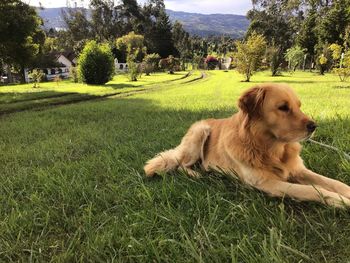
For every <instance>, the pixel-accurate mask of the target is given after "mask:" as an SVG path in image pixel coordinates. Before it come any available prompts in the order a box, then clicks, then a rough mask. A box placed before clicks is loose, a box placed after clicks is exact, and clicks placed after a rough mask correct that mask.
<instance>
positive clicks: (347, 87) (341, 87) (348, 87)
mask: <svg viewBox="0 0 350 263" xmlns="http://www.w3.org/2000/svg"><path fill="white" fill-rule="evenodd" d="M333 89H350V86H334V87H333Z"/></svg>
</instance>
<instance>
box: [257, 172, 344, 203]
mask: <svg viewBox="0 0 350 263" xmlns="http://www.w3.org/2000/svg"><path fill="white" fill-rule="evenodd" d="M255 187H256V188H258V189H260V190H262V191H264V192H266V193H268V194H270V195H272V196H277V197H284V196H289V197H291V198H294V199H297V200H301V201H317V202H321V203H325V204H327V205H331V206H335V207H344V206H345V207H349V206H350V199H348V198H346V197H345V196H342V195H340V194H338V193H334V192H331V191H328V190H326V189H324V188H322V187H319V186H313V185H301V184H293V183H288V182H283V181H279V180H275V179H271V180H265V181H263V182H261V183H260V184H259V185H255Z"/></svg>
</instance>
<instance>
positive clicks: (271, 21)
mask: <svg viewBox="0 0 350 263" xmlns="http://www.w3.org/2000/svg"><path fill="white" fill-rule="evenodd" d="M252 2H253V6H254V8H253V9H252V10H250V11H249V12H248V14H247V17H248V19H249V20H250V21H251V24H250V26H249V28H248V32H247V35H246V36H247V37H249V36H250V35H251V33H252V32H257V33H259V34H262V35H263V36H264V37H265V39H266V41H267V42H268V43H269V45H270V46H274V47H275V49H274V51H276V52H273V53H269V54H271V55H273V56H274V57H273V58H269V60H270V61H274V63H273V64H271V72H272V76H276V75H277V73H278V68H279V66H280V65H281V63H282V62H283V59H284V53H285V51H286V50H287V49H288V48H289V47H291V46H292V44H293V39H294V34H295V31H296V30H295V27H296V26H295V25H296V23H297V21H298V19H297V18H298V17H297V16H294V15H293V14H294V12H293V11H294V10H295V9H297V7H298V5H295V4H293V3H294V2H297V1H289V2H288V1H285V0H274V1H271V0H253V1H252Z"/></svg>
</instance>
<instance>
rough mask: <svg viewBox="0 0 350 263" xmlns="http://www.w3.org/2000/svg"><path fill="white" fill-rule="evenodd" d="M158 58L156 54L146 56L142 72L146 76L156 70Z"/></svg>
mask: <svg viewBox="0 0 350 263" xmlns="http://www.w3.org/2000/svg"><path fill="white" fill-rule="evenodd" d="M159 61H160V56H159V55H158V54H156V53H152V54H147V55H146V56H145V57H144V59H143V62H142V64H143V72H144V73H146V75H147V76H148V75H149V74H150V73H152V72H154V71H156V70H157V69H158V65H159Z"/></svg>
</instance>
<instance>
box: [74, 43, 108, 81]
mask: <svg viewBox="0 0 350 263" xmlns="http://www.w3.org/2000/svg"><path fill="white" fill-rule="evenodd" d="M78 69H79V75H80V78H81V80H82V81H83V82H85V83H87V84H105V83H106V82H108V81H110V80H111V79H112V76H113V73H114V58H113V54H112V51H111V49H110V47H109V45H108V44H101V45H99V44H97V43H96V41H90V42H88V43H86V45H85V47H84V49H83V51H82V52H81V54H80V56H79V63H78Z"/></svg>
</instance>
